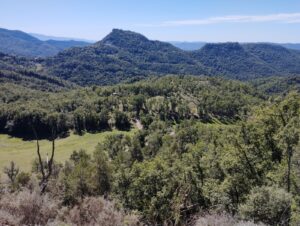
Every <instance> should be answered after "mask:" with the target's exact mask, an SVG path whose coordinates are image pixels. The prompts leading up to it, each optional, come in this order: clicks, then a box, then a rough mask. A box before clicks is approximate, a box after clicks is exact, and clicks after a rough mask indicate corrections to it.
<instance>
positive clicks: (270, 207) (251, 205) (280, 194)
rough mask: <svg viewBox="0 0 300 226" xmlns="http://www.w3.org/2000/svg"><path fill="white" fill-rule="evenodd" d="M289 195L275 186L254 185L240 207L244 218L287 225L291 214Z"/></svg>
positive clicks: (270, 223)
mask: <svg viewBox="0 0 300 226" xmlns="http://www.w3.org/2000/svg"><path fill="white" fill-rule="evenodd" d="M291 202H292V199H291V195H290V194H289V193H287V192H286V191H284V190H283V189H279V188H275V187H256V188H254V189H253V190H252V191H251V194H250V195H249V196H248V199H247V201H246V203H245V204H243V205H242V206H241V207H240V213H241V215H242V217H243V218H244V219H251V220H254V221H255V222H259V221H261V222H264V223H265V224H269V225H287V224H288V222H289V219H290V214H291Z"/></svg>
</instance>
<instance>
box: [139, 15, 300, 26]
mask: <svg viewBox="0 0 300 226" xmlns="http://www.w3.org/2000/svg"><path fill="white" fill-rule="evenodd" d="M258 22H278V23H300V13H279V14H269V15H229V16H221V17H209V18H204V19H196V20H174V21H164V22H162V23H159V24H140V25H139V26H144V27H172V26H191V25H207V24H221V23H258Z"/></svg>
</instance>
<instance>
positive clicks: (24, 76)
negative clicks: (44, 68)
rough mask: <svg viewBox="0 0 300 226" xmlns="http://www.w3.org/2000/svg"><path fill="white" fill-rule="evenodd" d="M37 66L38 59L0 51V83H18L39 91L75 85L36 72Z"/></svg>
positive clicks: (62, 88)
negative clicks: (10, 54) (34, 59)
mask: <svg viewBox="0 0 300 226" xmlns="http://www.w3.org/2000/svg"><path fill="white" fill-rule="evenodd" d="M38 68H39V64H38V61H33V60H30V59H27V58H24V57H16V56H9V55H6V54H3V53H0V84H1V83H5V84H18V85H21V86H23V87H27V88H30V89H34V90H41V91H58V90H64V89H68V88H71V87H75V85H74V84H71V83H70V82H67V81H64V80H61V79H59V78H57V77H50V76H47V75H42V74H40V73H38ZM11 88H12V89H13V87H11Z"/></svg>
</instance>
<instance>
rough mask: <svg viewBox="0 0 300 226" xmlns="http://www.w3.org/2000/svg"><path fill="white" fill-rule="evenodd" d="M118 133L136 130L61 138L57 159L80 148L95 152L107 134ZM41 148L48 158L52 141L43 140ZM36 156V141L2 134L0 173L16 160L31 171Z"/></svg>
mask: <svg viewBox="0 0 300 226" xmlns="http://www.w3.org/2000/svg"><path fill="white" fill-rule="evenodd" d="M117 133H123V134H132V133H134V130H131V131H130V132H123V131H108V132H102V133H96V134H90V133H86V134H84V135H83V136H78V135H75V134H71V135H70V136H69V137H67V138H63V139H59V140H57V141H56V143H55V146H56V152H55V160H56V161H58V162H64V161H65V160H67V159H68V158H69V157H70V155H71V153H72V152H73V151H74V150H79V149H85V150H86V151H87V152H88V153H93V151H94V149H95V146H96V145H97V144H98V143H99V142H101V141H103V140H104V138H105V137H106V136H107V135H109V134H117ZM40 150H41V153H42V156H43V157H45V158H46V154H47V152H48V153H49V154H50V152H51V142H50V141H48V140H41V141H40ZM36 157H37V155H36V142H35V141H24V140H22V139H20V138H14V137H10V136H8V135H4V134H0V171H1V173H0V174H2V169H3V167H4V166H6V165H8V164H9V162H10V161H15V162H16V164H17V165H18V166H19V167H20V170H23V171H30V170H31V163H32V161H33V160H34V159H35V158H36Z"/></svg>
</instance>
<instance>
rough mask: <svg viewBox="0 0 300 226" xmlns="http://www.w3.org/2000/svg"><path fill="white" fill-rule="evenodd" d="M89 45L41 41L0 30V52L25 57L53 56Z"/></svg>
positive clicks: (19, 32)
mask: <svg viewBox="0 0 300 226" xmlns="http://www.w3.org/2000/svg"><path fill="white" fill-rule="evenodd" d="M86 45H89V43H85V42H78V41H51V40H50V41H41V40H39V39H37V38H35V37H33V36H31V35H29V34H27V33H25V32H22V31H13V30H7V29H3V28H0V52H3V53H6V54H9V55H19V56H26V57H47V56H54V55H55V54H57V53H58V52H59V51H61V50H64V49H67V48H70V47H76V46H86Z"/></svg>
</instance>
